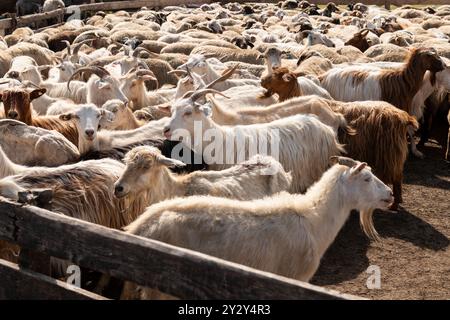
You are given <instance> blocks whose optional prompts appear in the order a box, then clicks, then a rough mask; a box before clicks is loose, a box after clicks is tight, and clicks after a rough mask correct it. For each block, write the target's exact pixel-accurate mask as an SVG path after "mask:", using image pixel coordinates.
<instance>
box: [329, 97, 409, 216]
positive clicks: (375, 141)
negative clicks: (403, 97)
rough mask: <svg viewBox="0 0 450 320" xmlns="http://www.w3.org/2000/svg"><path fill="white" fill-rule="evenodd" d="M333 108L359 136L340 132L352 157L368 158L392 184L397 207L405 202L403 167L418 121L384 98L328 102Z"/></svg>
mask: <svg viewBox="0 0 450 320" xmlns="http://www.w3.org/2000/svg"><path fill="white" fill-rule="evenodd" d="M327 102H328V105H329V106H330V108H331V109H332V110H333V111H335V112H340V113H342V114H343V115H344V117H345V119H346V120H347V123H348V125H349V126H350V127H351V128H352V129H354V130H355V131H356V135H350V134H348V133H347V132H344V131H340V132H339V141H340V142H341V143H343V144H344V145H345V151H346V152H347V154H348V155H349V156H350V157H353V158H355V159H360V160H361V161H366V162H367V163H368V164H369V165H370V166H371V167H372V168H373V169H374V173H375V175H377V177H379V178H380V179H381V180H382V181H383V182H385V183H392V185H393V190H394V198H395V201H394V204H393V205H392V206H391V209H392V210H396V209H397V207H398V204H399V203H401V202H402V179H403V166H404V163H405V161H406V157H407V155H408V143H407V139H406V133H407V132H409V131H412V132H414V131H415V130H417V128H418V123H417V120H416V119H415V118H414V117H412V116H410V115H409V114H408V113H406V112H405V111H402V110H400V109H398V108H396V107H394V106H393V105H391V104H389V103H387V102H384V101H357V102H340V101H335V100H329V101H327Z"/></svg>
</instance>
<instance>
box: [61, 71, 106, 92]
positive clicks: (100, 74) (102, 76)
mask: <svg viewBox="0 0 450 320" xmlns="http://www.w3.org/2000/svg"><path fill="white" fill-rule="evenodd" d="M86 71H90V72H92V73H93V74H95V75H97V76H98V77H100V79H103V78H104V77H106V76H109V75H111V74H110V73H109V72H108V70H106V69H105V68H103V67H100V66H95V67H83V68H80V69H77V70H76V71H75V72H74V73H73V74H72V75H71V76H70V79H69V81H68V82H67V90H69V92H70V86H69V85H70V82H71V81H72V80H73V78H74V77H75V75H77V74H79V73H81V72H86Z"/></svg>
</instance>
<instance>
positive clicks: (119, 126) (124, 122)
mask: <svg viewBox="0 0 450 320" xmlns="http://www.w3.org/2000/svg"><path fill="white" fill-rule="evenodd" d="M130 104H131V107H130V106H129V104H128V103H125V102H122V101H120V100H117V99H115V100H109V101H107V102H105V104H104V105H103V106H102V109H104V110H107V111H109V112H111V113H112V114H113V119H112V120H111V121H110V122H109V123H107V126H106V127H103V129H107V130H132V129H137V128H139V127H141V126H143V125H144V124H145V122H142V121H140V120H138V119H137V118H136V116H135V115H134V114H133V111H132V108H133V106H132V104H133V102H130Z"/></svg>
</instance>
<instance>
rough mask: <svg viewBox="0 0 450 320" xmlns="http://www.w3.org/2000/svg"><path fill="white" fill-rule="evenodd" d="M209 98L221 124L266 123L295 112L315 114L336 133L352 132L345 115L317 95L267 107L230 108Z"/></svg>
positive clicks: (215, 118)
mask: <svg viewBox="0 0 450 320" xmlns="http://www.w3.org/2000/svg"><path fill="white" fill-rule="evenodd" d="M207 100H209V102H210V106H211V109H212V119H213V121H214V122H216V123H217V124H220V125H239V124H240V125H243V124H253V123H265V122H271V121H274V120H277V119H280V118H285V117H289V116H292V115H295V114H314V115H316V116H317V117H318V118H319V120H320V121H322V122H323V123H325V124H326V125H329V126H330V127H332V128H333V129H334V131H335V132H336V133H337V132H338V130H339V129H341V130H345V131H347V132H349V133H350V132H352V129H351V128H349V127H348V126H347V121H346V120H345V118H344V116H343V115H342V114H340V113H337V112H334V111H332V110H331V108H330V107H329V106H328V104H327V103H326V101H324V100H323V99H322V98H319V97H318V96H315V95H312V96H303V97H297V98H292V99H289V100H286V101H284V102H281V103H277V104H273V105H271V106H268V107H266V108H261V107H247V106H241V107H239V108H233V109H230V108H227V107H223V106H222V105H221V104H220V103H218V102H217V101H216V99H215V98H214V97H212V96H209V97H207Z"/></svg>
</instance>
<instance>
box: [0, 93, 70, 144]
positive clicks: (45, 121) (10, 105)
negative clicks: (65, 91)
mask: <svg viewBox="0 0 450 320" xmlns="http://www.w3.org/2000/svg"><path fill="white" fill-rule="evenodd" d="M41 90H43V91H38V92H36V91H37V90H35V91H32V92H29V91H27V90H25V89H19V88H14V89H12V88H11V89H7V90H5V91H3V93H2V94H1V95H0V98H1V100H2V101H3V105H4V108H5V115H6V117H8V118H10V119H15V120H18V121H22V122H24V123H26V124H27V125H30V126H35V127H40V128H44V129H47V130H56V131H58V132H60V133H61V134H62V135H64V136H65V137H66V138H67V139H68V140H69V141H70V142H72V143H73V144H74V145H76V146H78V130H77V127H76V125H75V123H73V122H72V121H63V120H60V119H59V117H58V116H38V117H34V116H33V112H32V108H31V101H32V100H33V99H34V98H37V97H38V96H35V94H39V93H41V95H42V93H45V89H41ZM14 113H17V117H14V116H13V114H14Z"/></svg>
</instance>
